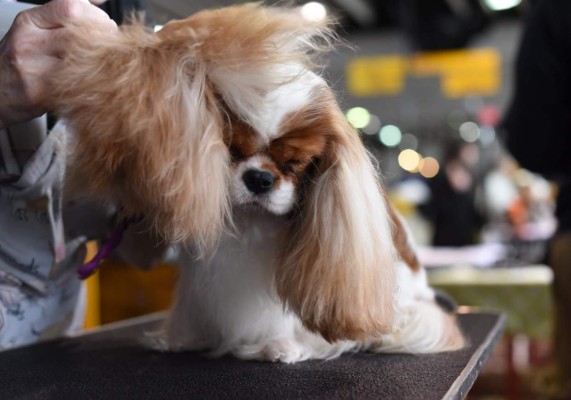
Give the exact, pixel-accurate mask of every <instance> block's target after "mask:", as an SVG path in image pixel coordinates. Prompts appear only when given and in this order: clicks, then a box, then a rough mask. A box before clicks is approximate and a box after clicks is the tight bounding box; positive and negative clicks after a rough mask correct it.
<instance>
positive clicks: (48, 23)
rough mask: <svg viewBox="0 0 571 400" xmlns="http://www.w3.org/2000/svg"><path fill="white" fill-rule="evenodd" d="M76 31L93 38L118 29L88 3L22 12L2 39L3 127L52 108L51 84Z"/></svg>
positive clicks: (59, 0) (73, 0)
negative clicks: (79, 30)
mask: <svg viewBox="0 0 571 400" xmlns="http://www.w3.org/2000/svg"><path fill="white" fill-rule="evenodd" d="M76 27H85V28H86V29H87V30H88V32H90V34H96V33H105V34H107V33H114V32H116V31H117V25H116V24H115V22H113V21H112V20H111V19H110V18H109V16H108V15H107V14H106V13H105V12H104V11H102V10H101V9H99V8H97V7H96V6H94V5H92V4H90V3H89V2H88V1H87V0H53V1H51V2H50V3H47V4H46V5H44V6H41V7H36V8H33V9H29V10H26V11H24V12H22V13H20V14H18V17H17V18H16V20H15V22H14V24H12V26H11V28H10V30H9V32H8V33H7V34H6V36H5V37H4V38H3V39H2V40H0V125H6V124H10V123H17V122H22V121H25V120H26V119H29V118H33V117H35V116H37V115H40V114H41V113H43V112H45V111H46V109H47V108H49V94H48V93H47V81H48V80H49V78H50V76H51V75H52V74H53V73H54V72H55V71H57V70H58V68H60V65H61V64H60V63H61V59H63V58H65V57H66V53H67V52H68V51H69V48H71V47H72V46H70V41H71V40H73V39H74V38H75V37H76V36H75V35H76V34H77V32H74V31H78V30H77V29H75V28H76ZM16 114H17V115H16Z"/></svg>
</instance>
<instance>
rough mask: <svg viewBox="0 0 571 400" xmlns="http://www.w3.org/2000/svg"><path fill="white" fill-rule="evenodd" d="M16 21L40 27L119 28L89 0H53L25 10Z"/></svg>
mask: <svg viewBox="0 0 571 400" xmlns="http://www.w3.org/2000/svg"><path fill="white" fill-rule="evenodd" d="M16 23H19V24H32V25H34V26H35V27H37V28H39V29H57V28H63V27H66V26H70V25H72V26H73V25H75V26H83V25H85V24H94V25H96V26H100V28H101V29H102V30H105V29H109V30H114V29H117V25H116V24H115V22H114V21H113V20H112V19H111V18H109V16H108V15H107V14H106V13H105V12H104V11H103V10H101V9H100V8H97V7H96V6H94V5H91V4H90V3H89V2H88V1H87V0H53V1H51V2H49V3H47V4H45V5H43V6H41V7H36V8H32V9H29V10H26V11H23V12H22V13H20V14H19V15H18V17H17V18H16Z"/></svg>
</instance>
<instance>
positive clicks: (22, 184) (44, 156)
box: [0, 0, 117, 349]
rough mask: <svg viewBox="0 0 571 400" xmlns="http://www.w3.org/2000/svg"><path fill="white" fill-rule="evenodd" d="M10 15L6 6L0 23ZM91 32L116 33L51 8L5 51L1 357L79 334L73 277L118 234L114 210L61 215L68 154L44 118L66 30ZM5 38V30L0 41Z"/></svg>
mask: <svg viewBox="0 0 571 400" xmlns="http://www.w3.org/2000/svg"><path fill="white" fill-rule="evenodd" d="M14 7H15V5H14V4H13V3H11V2H7V1H6V0H0V16H2V17H4V18H6V16H7V15H8V14H9V13H10V12H12V11H14ZM2 20H3V18H0V23H1V22H2ZM86 22H89V23H90V24H91V25H92V26H93V25H96V26H99V28H100V29H101V30H104V31H115V30H117V25H116V23H115V22H114V21H113V20H111V19H110V17H109V16H108V14H106V13H105V12H104V11H102V10H101V9H99V8H98V7H96V6H94V5H92V4H90V3H89V2H87V0H54V1H51V2H47V4H45V5H43V6H40V7H37V8H31V9H29V10H26V11H23V12H21V13H20V14H18V16H17V17H16V20H15V21H14V23H13V24H12V25H11V26H10V27H9V30H8V31H7V33H6V35H5V36H4V38H3V39H2V40H1V41H0V349H3V348H8V347H13V346H19V345H24V344H28V343H31V342H34V341H37V340H41V339H47V338H52V337H56V336H60V335H62V334H65V333H68V332H70V331H73V330H78V329H79V328H81V326H82V324H83V314H84V312H83V308H84V304H83V303H84V302H85V299H84V297H85V296H84V295H83V294H82V285H81V282H80V281H79V279H78V278H77V272H76V271H77V268H78V267H79V266H80V265H81V264H82V262H83V261H84V258H85V242H86V240H87V239H88V238H101V237H103V236H105V235H106V233H107V232H108V230H109V229H110V228H111V227H112V223H113V220H112V218H107V217H108V216H110V215H111V214H112V211H113V210H95V209H94V208H91V207H89V205H88V204H86V203H84V202H77V203H69V204H67V203H66V206H65V207H63V200H62V197H63V194H62V193H63V188H62V177H63V171H64V164H65V154H63V149H61V146H58V145H57V143H58V141H59V140H60V139H61V138H58V137H57V134H56V133H49V134H48V133H47V126H46V120H45V116H43V114H44V113H46V112H47V111H48V110H49V109H50V95H49V93H47V91H46V81H47V80H48V79H49V77H50V75H51V74H52V73H53V72H54V71H56V70H58V68H59V65H60V63H62V61H63V60H64V59H65V58H66V48H67V46H66V41H67V40H69V27H71V26H77V25H81V24H85V23H86ZM1 28H8V27H3V26H0V35H1V34H2V32H3V30H2V29H1ZM88 207H89V208H88ZM64 220H65V223H66V225H65V230H64V226H63V221H64Z"/></svg>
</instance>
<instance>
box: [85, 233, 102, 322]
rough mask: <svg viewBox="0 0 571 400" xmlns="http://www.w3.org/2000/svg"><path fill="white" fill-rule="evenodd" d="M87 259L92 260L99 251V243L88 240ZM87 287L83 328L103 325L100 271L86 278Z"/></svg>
mask: <svg viewBox="0 0 571 400" xmlns="http://www.w3.org/2000/svg"><path fill="white" fill-rule="evenodd" d="M86 247H87V253H86V255H85V259H86V260H91V259H92V258H93V257H95V254H96V253H97V243H96V242H94V241H91V242H87V245H86ZM85 285H86V288H87V307H86V310H85V321H84V322H83V329H91V328H96V327H98V326H100V325H101V299H100V288H99V272H96V273H95V274H93V275H91V276H90V277H89V278H87V279H86V280H85Z"/></svg>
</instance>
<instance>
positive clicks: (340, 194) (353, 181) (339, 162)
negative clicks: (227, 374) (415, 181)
mask: <svg viewBox="0 0 571 400" xmlns="http://www.w3.org/2000/svg"><path fill="white" fill-rule="evenodd" d="M315 103H319V104H322V106H321V107H320V110H319V114H318V116H315V115H314V118H315V121H317V122H316V124H317V125H319V127H316V130H320V131H321V133H322V134H325V135H326V136H327V138H328V139H327V140H328V149H327V151H326V152H325V154H323V155H322V156H321V158H320V160H319V162H318V165H317V166H316V169H317V171H316V175H315V176H314V178H313V180H312V182H311V183H310V184H309V187H307V189H306V195H305V198H304V199H303V200H302V202H301V204H300V207H301V211H300V212H299V214H298V215H297V216H296V217H295V219H294V222H293V226H292V227H291V229H290V231H289V232H288V237H287V241H288V244H287V245H286V246H284V248H283V253H282V254H281V258H280V260H279V263H278V266H277V275H276V284H277V289H278V293H279V296H280V297H281V299H282V300H283V301H284V303H285V304H286V306H287V307H288V308H290V309H291V310H293V311H294V312H295V313H296V314H297V315H298V316H299V317H300V319H301V320H302V321H303V324H304V326H305V327H306V328H308V329H309V330H311V331H313V332H318V333H320V334H321V335H322V336H323V337H324V338H325V339H327V340H328V341H333V340H337V339H354V340H359V339H364V338H366V337H370V336H375V335H379V334H382V333H387V332H389V331H390V330H391V328H392V322H393V307H394V296H395V271H394V263H395V257H396V256H395V251H394V247H393V241H392V237H391V221H390V216H389V212H388V210H387V206H386V204H385V199H384V197H383V195H382V193H381V187H380V182H379V180H378V176H377V173H376V170H375V168H374V166H373V164H372V162H371V159H370V158H369V155H368V153H367V151H366V150H365V148H364V146H363V144H362V142H361V139H360V138H359V136H358V133H357V132H356V131H355V130H354V129H353V128H352V127H351V126H350V125H349V124H348V122H347V121H346V119H345V117H344V115H343V114H342V113H341V111H340V110H339V108H338V106H337V103H336V101H335V99H334V98H333V95H332V93H331V92H330V91H329V90H328V89H327V90H326V91H325V96H324V97H323V98H322V99H319V101H318V102H317V101H316V102H315ZM316 134H319V133H318V132H317V131H316Z"/></svg>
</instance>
